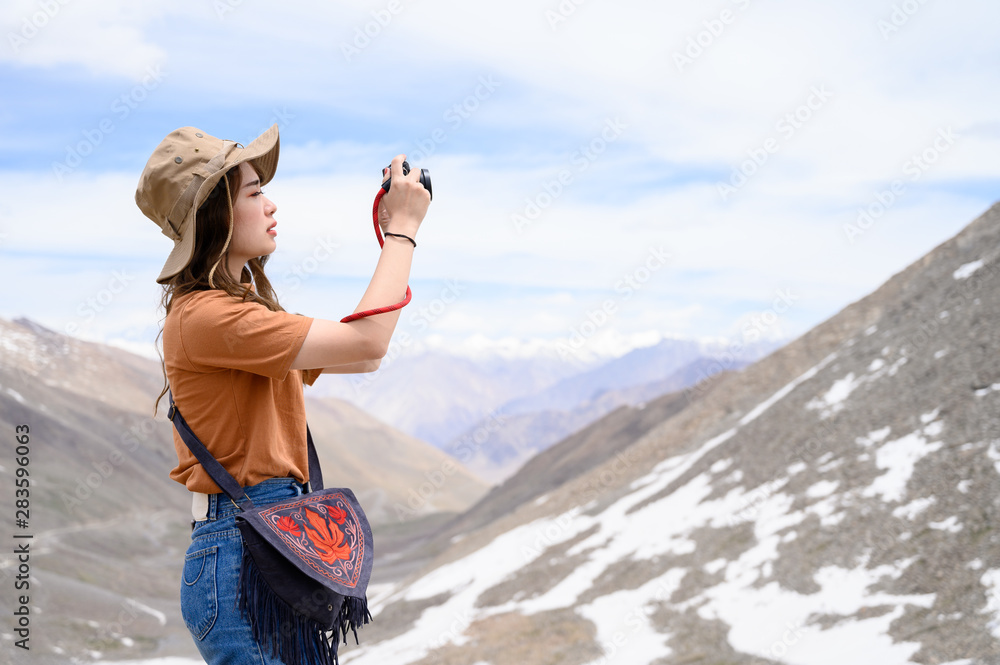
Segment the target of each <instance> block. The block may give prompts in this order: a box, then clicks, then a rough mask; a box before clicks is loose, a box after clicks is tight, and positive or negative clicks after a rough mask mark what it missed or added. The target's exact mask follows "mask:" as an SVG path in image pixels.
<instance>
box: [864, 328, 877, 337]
mask: <svg viewBox="0 0 1000 665" xmlns="http://www.w3.org/2000/svg"><path fill="white" fill-rule="evenodd" d="M876 332H878V326H877V325H875V326H868V328H867V329H866V330H865V337H869V336H871V335H874V334H875V333H876Z"/></svg>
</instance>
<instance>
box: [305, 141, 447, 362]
mask: <svg viewBox="0 0 1000 665" xmlns="http://www.w3.org/2000/svg"><path fill="white" fill-rule="evenodd" d="M402 164H403V155H397V156H396V157H395V159H393V160H392V165H391V167H390V171H391V175H392V187H391V188H390V189H389V193H388V194H386V195H385V196H384V197H383V198H382V203H383V204H384V205H385V210H386V211H387V213H388V218H389V219H388V222H387V224H386V227H387V228H388V230H389V231H391V232H393V233H402V234H405V235H408V236H410V237H411V238H412V237H415V236H416V232H417V229H418V228H419V227H420V223H421V222H422V221H423V219H424V215H425V214H427V207H428V206H429V205H430V193H429V192H428V191H427V190H426V189H424V187H423V185H421V184H420V169H412V170H411V171H410V172H409V174H407V175H406V176H404V175H403V169H402ZM412 261H413V245H412V244H411V243H410V241H409V240H406V239H405V238H397V237H395V236H387V237H386V238H385V240H384V244H383V245H382V253H381V254H380V255H379V259H378V265H376V266H375V274H374V275H373V276H372V280H371V283H370V284H369V285H368V289H367V290H366V291H365V294H364V296H362V298H361V302H360V303H358V306H357V307H356V308H355V310H354V312H355V313H356V312H361V311H364V310H368V309H374V308H376V307H384V306H386V305H394V304H396V303H397V302H399V301H400V300H402V299H403V297H404V296H405V295H406V285H407V282H408V281H409V278H410V265H411V263H412ZM401 311H402V310H399V309H396V310H393V311H391V312H385V313H382V314H376V315H374V316H368V317H364V318H361V319H356V320H354V321H349V322H347V323H341V322H340V321H331V320H327V319H313V322H312V325H311V326H310V327H309V332H308V334H307V335H306V338H305V341H303V342H302V347H301V348H300V349H299V353H298V355H297V356H296V357H295V359H294V360H293V361H292V365H291V369H312V368H315V367H323V368H329V367H343V366H344V365H350V364H354V363H364V362H370V361H373V360H379V359H381V358H383V357H385V354H386V353H388V350H389V342H390V340H391V339H392V334H393V332H394V331H395V329H396V323H397V322H398V321H399V316H400V314H401ZM324 371H325V370H324Z"/></svg>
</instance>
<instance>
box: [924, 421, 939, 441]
mask: <svg viewBox="0 0 1000 665" xmlns="http://www.w3.org/2000/svg"><path fill="white" fill-rule="evenodd" d="M943 431H944V423H943V422H941V421H940V420H935V421H934V422H932V423H931V424H930V425H927V426H926V427H924V429H923V432H924V435H925V436H928V437H931V438H936V437H937V435H938V434H940V433H941V432H943Z"/></svg>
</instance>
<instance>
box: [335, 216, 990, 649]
mask: <svg viewBox="0 0 1000 665" xmlns="http://www.w3.org/2000/svg"><path fill="white" fill-rule="evenodd" d="M685 398H686V399H687V400H688V403H687V404H685V405H684V406H683V408H680V409H678V410H676V411H675V412H673V413H671V412H670V411H669V410H667V412H665V413H664V414H663V419H662V420H661V421H660V422H659V423H657V424H655V425H653V426H652V427H640V428H639V429H638V431H635V432H629V431H628V429H627V428H625V427H623V428H620V429H618V430H617V431H616V430H615V429H614V428H609V430H608V434H609V436H613V437H615V438H614V441H613V442H612V441H608V442H606V443H605V444H604V447H605V450H606V452H604V453H602V454H603V455H604V456H605V460H604V461H603V463H600V464H599V465H598V466H596V467H594V468H592V469H591V470H589V471H588V470H586V468H585V467H586V465H582V466H583V467H584V471H583V472H582V473H581V474H580V475H577V476H575V477H573V478H571V479H570V480H568V481H567V482H564V483H562V484H560V485H559V486H558V487H555V488H553V489H551V490H549V491H548V492H546V493H545V494H542V495H540V496H537V498H534V499H531V500H528V501H523V500H521V501H519V499H518V498H513V497H512V498H510V499H509V500H508V505H509V506H515V505H516V507H515V508H511V509H510V510H509V511H508V512H506V513H503V512H502V511H493V512H491V513H489V514H481V513H480V514H479V515H478V516H477V515H475V513H476V512H477V510H479V509H478V508H474V509H473V513H470V517H466V518H463V519H467V520H468V523H467V526H468V528H469V529H470V530H467V531H462V532H460V533H455V532H454V530H450V529H447V528H445V529H443V530H442V538H441V539H439V540H438V541H435V542H436V544H437V545H438V546H439V547H440V548H441V549H440V551H439V555H438V557H437V559H436V560H435V561H434V562H433V563H432V564H431V565H429V566H428V567H426V568H425V569H424V570H423V571H421V572H420V573H419V574H415V575H413V576H412V577H411V578H410V579H408V580H406V581H405V582H402V583H400V584H398V585H396V586H395V587H393V588H392V589H391V590H389V591H387V592H386V593H385V594H384V595H383V596H382V597H381V598H380V599H379V602H378V603H376V606H375V610H374V614H375V620H376V622H375V624H374V625H373V626H370V627H366V629H365V631H364V634H363V637H362V639H363V644H362V646H360V647H355V646H354V645H353V644H352V645H351V646H350V647H348V648H346V649H345V652H344V657H343V662H345V664H346V663H350V664H351V665H367V664H368V663H372V664H374V663H387V662H392V663H398V664H400V665H403V664H406V663H414V664H419V665H430V664H431V663H434V664H435V665H451V664H458V663H463V664H468V663H479V664H483V663H489V664H490V665H510V664H514V663H517V664H518V665H534V664H541V663H551V664H556V663H558V664H559V665H582V664H585V663H588V664H589V663H592V664H598V663H601V664H604V663H623V664H627V665H667V664H668V663H706V664H707V663H746V664H750V663H768V664H774V663H796V664H804V665H813V664H816V665H819V664H827V663H829V664H833V663H837V664H841V663H873V664H882V663H893V664H898V663H924V664H928V665H930V664H942V663H948V664H949V665H959V664H961V665H972V664H974V663H975V664H980V663H995V662H998V661H1000V614H998V613H1000V500H998V499H997V497H998V496H1000V415H998V414H1000V205H998V206H994V207H993V208H992V209H990V210H989V211H987V212H986V213H985V214H984V215H983V216H981V217H980V218H978V219H977V220H975V221H974V222H972V223H971V224H970V225H969V226H967V227H966V228H965V229H964V230H963V231H962V232H961V233H960V234H959V235H957V236H956V237H954V238H952V239H951V240H949V241H948V242H945V243H943V244H942V245H940V246H939V247H937V248H935V249H934V250H933V251H932V252H930V253H929V254H928V255H926V256H925V257H923V258H922V259H920V260H919V261H917V262H915V263H914V264H913V265H911V266H909V267H908V268H907V269H906V270H904V271H902V272H900V273H899V274H897V275H895V276H893V277H892V278H891V279H890V280H889V281H888V282H886V283H885V284H884V285H883V286H882V287H881V288H879V289H878V290H877V291H876V292H874V293H873V294H871V295H870V296H868V297H866V298H864V299H862V300H860V301H858V302H856V303H853V304H851V305H850V306H848V307H846V308H845V309H844V310H842V311H841V312H840V313H838V314H837V315H836V316H834V317H832V318H831V319H829V320H827V321H825V322H824V323H822V324H820V325H819V326H817V327H816V328H814V329H813V330H811V331H810V332H808V333H807V334H805V335H803V336H802V337H800V338H799V339H797V340H795V341H794V342H792V343H790V344H789V345H787V346H785V347H783V348H782V349H780V350H778V351H776V352H774V353H773V354H771V355H769V356H768V357H766V358H764V359H762V360H760V361H758V362H756V363H754V364H753V365H751V366H750V367H747V368H745V369H744V370H742V371H740V372H728V373H724V374H719V375H716V376H715V377H712V378H710V379H708V380H706V381H703V382H702V383H701V384H699V385H698V386H697V387H696V388H695V389H694V390H690V391H687V393H686V395H685ZM647 408H648V407H647ZM578 445H579V446H581V449H584V450H585V449H586V448H587V438H586V437H583V438H581V439H580V440H579V444H578ZM591 447H593V445H592V444H591ZM611 449H614V450H615V452H614V454H613V455H612V454H610V450H611ZM568 454H569V451H562V452H561V455H560V456H559V457H561V458H563V459H564V458H565V457H566V456H567V455H568ZM559 457H557V458H556V459H555V460H553V468H554V469H558V467H559ZM529 471H532V469H530V467H525V469H524V470H523V473H525V474H527V473H529ZM534 472H535V473H536V474H537V473H538V471H537V470H535V471H534ZM512 481H513V482H515V483H517V482H519V481H518V480H517V476H515V477H514V478H512V479H511V480H510V481H508V482H512ZM523 484H524V485H530V482H529V481H528V480H527V479H525V481H524V483H523ZM525 492H526V490H522V495H521V499H523V498H527V497H528V496H530V493H525ZM477 527H478V528H477ZM369 628H371V630H369Z"/></svg>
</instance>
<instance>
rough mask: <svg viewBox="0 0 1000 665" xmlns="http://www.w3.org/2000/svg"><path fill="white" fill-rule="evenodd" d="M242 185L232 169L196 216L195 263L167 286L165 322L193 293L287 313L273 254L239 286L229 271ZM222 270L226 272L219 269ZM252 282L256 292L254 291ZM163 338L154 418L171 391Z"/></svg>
mask: <svg viewBox="0 0 1000 665" xmlns="http://www.w3.org/2000/svg"><path fill="white" fill-rule="evenodd" d="M251 166H252V165H251ZM242 181H243V177H242V174H241V173H240V167H239V166H234V167H233V168H231V169H229V171H227V172H226V175H225V176H224V177H223V178H222V179H221V180H219V183H218V184H217V185H216V186H215V188H214V189H212V191H211V193H209V195H208V199H206V201H205V203H203V204H202V205H201V207H200V208H198V213H197V215H196V216H195V229H196V231H197V233H195V246H194V252H193V254H192V256H191V261H190V263H188V264H187V266H185V267H184V269H183V270H181V271H180V272H179V273H177V274H176V275H174V276H173V277H172V278H170V281H169V282H168V283H166V284H164V285H163V295H162V297H161V299H160V307H161V308H162V309H163V310H164V318H163V320H165V319H166V317H167V315H169V314H170V308H171V307H172V306H173V301H174V298H175V297H177V296H182V295H184V294H187V293H191V292H193V291H207V290H209V289H219V290H221V291H225V292H226V293H228V294H229V295H231V296H232V297H234V298H239V299H240V300H241V301H242V302H246V301H248V300H253V301H256V302H259V303H261V304H263V305H264V306H265V307H267V308H268V309H269V310H271V311H272V312H284V311H285V309H284V308H283V307H282V306H281V305H279V304H278V298H277V296H276V295H275V294H274V289H273V288H272V287H271V281H270V280H269V279H268V278H267V275H266V274H264V265H265V264H266V263H267V261H268V259H269V258H270V255H269V254H265V255H264V256H257V257H254V258H252V259H250V260H249V261H247V263H246V265H244V266H243V270H242V271H241V272H240V281H239V282H237V281H236V280H234V279H233V278H232V277H231V276H230V275H229V271H228V270H227V268H228V263H227V259H228V256H229V241H230V240H231V238H232V233H233V229H234V228H235V224H236V220H235V219H234V217H233V216H234V213H233V212H232V211H233V205H234V204H235V203H236V197H237V196H238V194H239V191H240V186H241V185H242V184H243V182H242ZM227 190H228V191H227ZM227 199H228V200H227ZM220 266H221V267H222V270H219V269H218V268H219V267H220ZM210 278H211V279H210ZM251 280H252V281H253V284H254V286H255V288H256V292H254V291H253V290H251V289H250V282H251ZM162 335H163V326H162V325H161V326H160V332H159V333H158V334H157V335H156V352H157V354H159V356H160V368H161V370H162V371H163V390H162V391H160V394H159V395H158V396H157V397H156V402H155V403H154V404H153V417H154V418H155V417H156V413H157V410H158V409H159V404H160V400H161V399H162V398H163V396H164V395H166V394H167V389H168V388H169V385H168V382H167V365H166V361H165V360H164V359H163V354H162V353H161V352H160V345H159V341H160V336H162Z"/></svg>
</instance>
